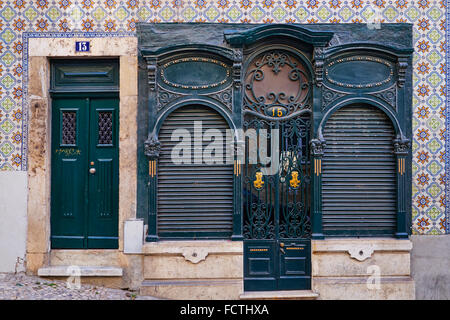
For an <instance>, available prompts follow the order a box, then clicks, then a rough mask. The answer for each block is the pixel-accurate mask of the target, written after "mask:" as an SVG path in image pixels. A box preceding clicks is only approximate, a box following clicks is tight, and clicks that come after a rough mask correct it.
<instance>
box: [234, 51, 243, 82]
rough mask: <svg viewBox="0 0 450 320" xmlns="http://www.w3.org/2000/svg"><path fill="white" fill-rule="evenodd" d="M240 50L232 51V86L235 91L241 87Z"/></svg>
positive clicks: (241, 55)
mask: <svg viewBox="0 0 450 320" xmlns="http://www.w3.org/2000/svg"><path fill="white" fill-rule="evenodd" d="M242 57H243V54H242V50H241V49H238V48H237V49H233V86H234V88H236V89H239V88H240V87H241V69H242Z"/></svg>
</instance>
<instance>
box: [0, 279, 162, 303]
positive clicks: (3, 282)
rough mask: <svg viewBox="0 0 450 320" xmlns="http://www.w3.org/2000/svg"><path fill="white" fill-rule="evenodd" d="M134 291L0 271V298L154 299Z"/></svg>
mask: <svg viewBox="0 0 450 320" xmlns="http://www.w3.org/2000/svg"><path fill="white" fill-rule="evenodd" d="M155 299H157V298H154V297H148V296H139V295H138V294H137V293H136V292H132V291H127V290H120V289H110V288H105V287H99V286H93V285H87V284H82V285H81V288H80V289H70V288H68V287H67V284H66V281H62V280H49V279H44V278H40V277H37V276H28V275H26V274H25V273H17V274H14V273H0V300H155Z"/></svg>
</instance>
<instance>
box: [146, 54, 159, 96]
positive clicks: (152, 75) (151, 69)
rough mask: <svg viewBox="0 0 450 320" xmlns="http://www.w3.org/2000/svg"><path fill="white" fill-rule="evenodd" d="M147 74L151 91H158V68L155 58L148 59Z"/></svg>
mask: <svg viewBox="0 0 450 320" xmlns="http://www.w3.org/2000/svg"><path fill="white" fill-rule="evenodd" d="M146 60H147V74H148V88H149V90H150V91H155V90H156V71H157V69H158V67H157V66H156V59H155V58H147V59H146Z"/></svg>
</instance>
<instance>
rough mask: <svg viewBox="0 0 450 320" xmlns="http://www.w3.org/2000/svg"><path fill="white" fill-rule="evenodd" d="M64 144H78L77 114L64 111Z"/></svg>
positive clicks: (62, 140) (62, 141)
mask: <svg viewBox="0 0 450 320" xmlns="http://www.w3.org/2000/svg"><path fill="white" fill-rule="evenodd" d="M61 143H62V144H67V145H74V144H76V143H77V113H76V112H75V111H64V112H63V113H62V139H61Z"/></svg>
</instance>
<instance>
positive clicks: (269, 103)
mask: <svg viewBox="0 0 450 320" xmlns="http://www.w3.org/2000/svg"><path fill="white" fill-rule="evenodd" d="M282 90H283V91H282ZM310 91H311V83H310V80H309V77H308V74H307V72H306V70H305V68H304V66H303V65H302V63H301V62H300V60H298V59H297V58H295V57H294V56H293V55H292V54H290V53H288V52H287V51H283V50H273V51H269V52H265V53H263V54H261V55H259V56H257V57H256V58H255V59H254V60H253V62H252V63H251V64H250V66H249V68H248V71H247V73H246V75H245V95H244V110H251V111H254V112H256V113H259V114H263V115H265V116H269V117H281V116H286V115H291V114H293V113H295V112H296V111H298V110H302V109H309V108H310V105H309V97H310ZM278 110H281V111H282V112H281V113H280V112H278Z"/></svg>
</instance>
